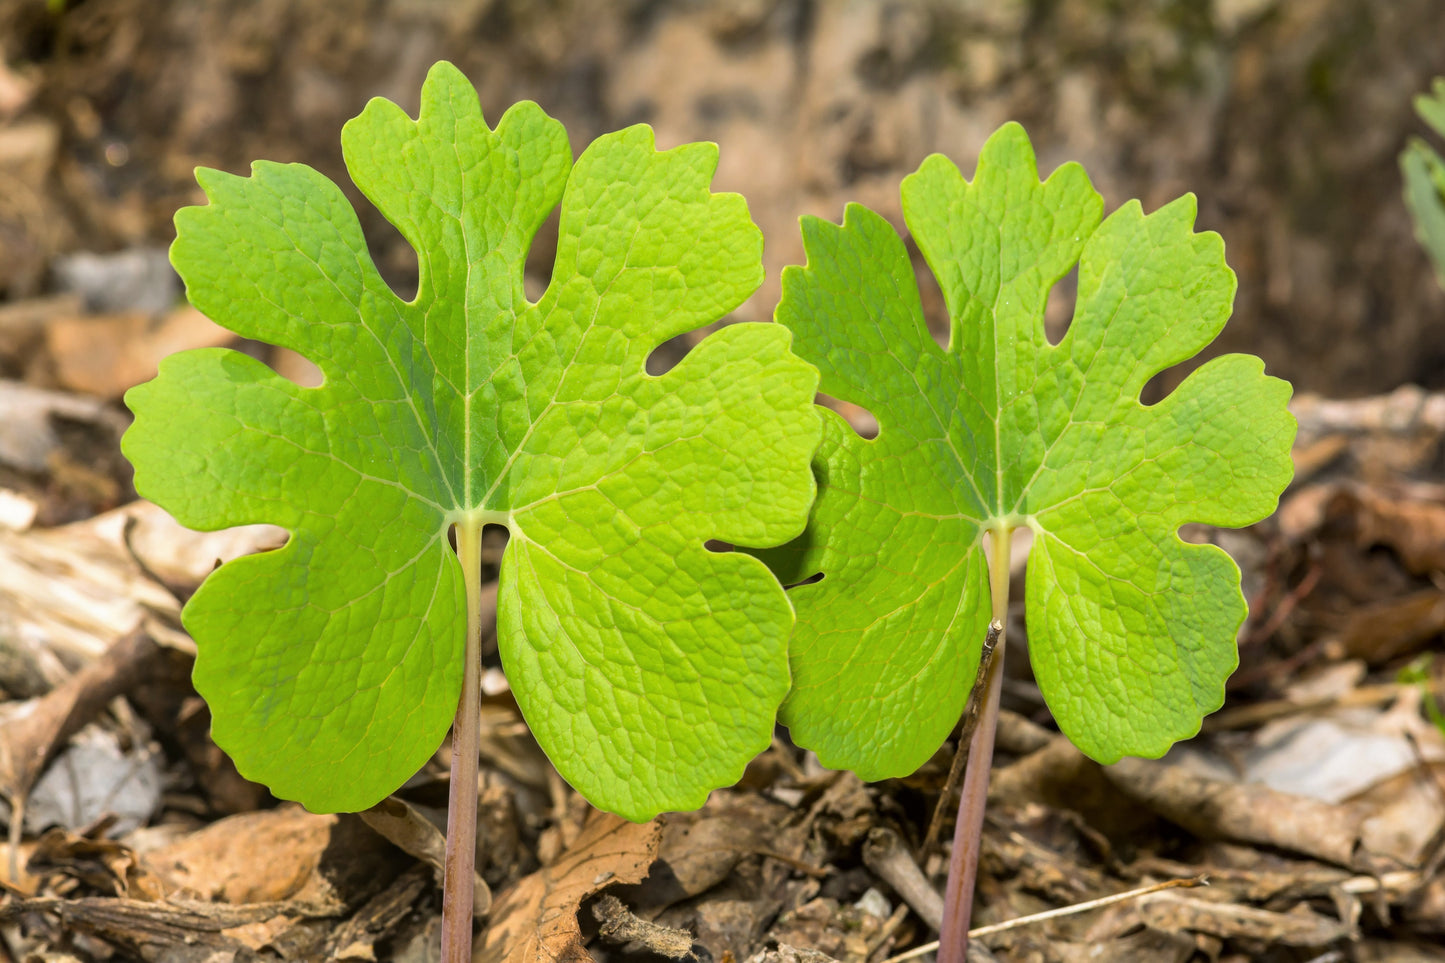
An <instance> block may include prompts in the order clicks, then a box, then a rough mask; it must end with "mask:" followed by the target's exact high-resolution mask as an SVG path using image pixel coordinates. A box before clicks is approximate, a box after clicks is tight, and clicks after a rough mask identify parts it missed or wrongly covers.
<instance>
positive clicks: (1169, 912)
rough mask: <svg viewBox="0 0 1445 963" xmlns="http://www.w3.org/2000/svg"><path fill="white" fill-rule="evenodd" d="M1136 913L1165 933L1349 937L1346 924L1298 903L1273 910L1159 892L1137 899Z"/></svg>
mask: <svg viewBox="0 0 1445 963" xmlns="http://www.w3.org/2000/svg"><path fill="white" fill-rule="evenodd" d="M1139 916H1140V918H1142V919H1143V920H1144V922H1145V923H1147V924H1148V925H1150V926H1152V927H1154V928H1155V929H1159V930H1164V931H1165V932H1169V933H1178V932H1181V931H1186V930H1187V931H1190V932H1194V933H1208V934H1209V935H1211V936H1217V937H1220V938H1221V939H1248V940H1259V941H1261V942H1263V943H1266V944H1269V945H1284V946H1326V945H1328V944H1330V943H1333V942H1335V941H1336V940H1345V939H1349V938H1350V937H1351V935H1352V934H1351V931H1350V927H1348V926H1346V925H1345V924H1344V923H1341V922H1340V921H1339V920H1332V919H1330V918H1329V917H1327V916H1321V915H1320V914H1318V913H1315V912H1313V911H1311V910H1308V909H1306V908H1304V907H1303V905H1301V906H1300V907H1297V908H1296V909H1295V910H1294V911H1291V912H1289V913H1274V912H1270V911H1269V910H1262V909H1256V908H1254V907H1253V906H1241V905H1239V904H1238V903H1216V902H1212V901H1210V900H1204V899H1199V898H1197V897H1193V896H1182V895H1180V894H1178V893H1160V894H1158V895H1157V896H1148V897H1145V898H1144V899H1142V900H1140V901H1139Z"/></svg>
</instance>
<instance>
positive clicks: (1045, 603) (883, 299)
mask: <svg viewBox="0 0 1445 963" xmlns="http://www.w3.org/2000/svg"><path fill="white" fill-rule="evenodd" d="M903 209H904V214H905V218H906V220H907V223H908V227H909V229H910V231H911V232H912V234H913V237H914V239H915V240H916V242H917V244H918V246H919V248H921V249H922V252H923V254H924V256H925V257H926V258H927V261H928V264H929V266H930V267H931V268H932V270H933V273H934V275H935V277H936V278H937V279H938V282H939V284H940V286H941V287H942V290H943V294H944V298H945V301H946V302H947V305H948V311H949V315H950V317H951V338H950V343H949V346H948V348H947V349H943V348H940V347H939V346H938V344H937V343H936V342H935V341H934V340H933V338H932V337H931V336H930V334H929V331H928V328H927V326H926V324H925V322H924V318H923V312H922V308H921V305H920V298H919V290H918V286H917V283H916V279H915V277H914V274H913V270H912V267H911V264H910V261H909V256H908V252H907V250H906V249H905V247H904V244H903V241H902V240H900V238H899V237H898V235H897V234H896V233H895V232H894V230H893V229H892V228H891V227H890V226H889V225H888V223H887V222H886V221H884V220H883V219H882V218H881V217H879V216H878V215H877V214H874V213H873V212H871V211H869V210H868V209H866V208H863V207H859V206H857V205H849V207H848V208H847V211H846V215H845V217H844V220H843V224H842V225H841V226H838V225H835V224H831V223H828V222H825V221H821V220H818V219H816V218H805V219H804V220H803V239H804V245H805V247H806V250H807V257H808V263H807V266H806V267H803V268H797V267H793V268H788V269H787V270H785V272H784V274H783V299H782V302H781V304H780V305H779V307H778V312H777V318H778V320H779V321H781V322H782V323H784V324H786V325H787V326H788V327H790V328H792V330H793V332H794V335H795V338H796V349H797V350H798V352H799V353H800V354H802V355H803V356H804V357H805V358H807V359H809V360H810V361H813V362H814V363H815V364H817V365H818V366H819V368H821V369H822V384H821V390H822V391H824V392H826V393H827V394H829V395H832V396H834V397H837V398H840V399H844V400H846V401H849V402H853V403H856V404H858V405H861V406H863V407H865V408H867V409H868V410H869V411H871V412H872V413H873V415H874V416H875V417H876V418H877V420H878V424H879V434H878V436H877V438H875V439H873V440H864V439H863V438H860V437H859V436H858V435H857V434H855V433H854V432H853V431H852V430H851V429H850V428H849V427H848V425H847V424H846V423H845V422H844V421H843V419H842V418H840V417H838V416H837V415H835V414H833V413H831V412H829V413H828V415H827V416H826V417H825V419H824V421H825V425H824V440H823V444H822V447H821V448H820V450H819V453H818V455H817V457H816V459H815V472H816V473H817V476H818V479H819V486H820V492H819V497H818V502H817V504H816V506H815V508H814V511H813V515H812V518H811V520H810V522H809V527H808V531H807V532H806V533H805V534H804V535H803V536H802V537H801V538H799V539H798V540H796V541H795V542H793V543H791V544H790V545H788V546H786V547H784V548H783V549H779V550H776V551H773V552H771V553H762V554H763V557H765V558H767V559H768V561H769V563H770V564H772V565H773V566H774V568H775V570H776V571H778V573H779V575H780V576H781V577H782V578H783V579H784V581H785V582H801V581H804V580H805V579H807V578H808V577H809V576H813V575H816V574H818V573H822V576H823V577H822V579H821V581H815V582H812V583H809V584H801V585H797V586H796V587H795V588H794V589H793V590H792V592H791V594H792V597H793V602H794V605H795V607H796V609H797V613H798V624H797V627H796V629H795V635H794V639H793V648H792V665H793V675H794V688H793V691H792V693H791V694H790V695H789V697H788V700H787V702H786V703H785V704H784V706H783V710H782V718H783V721H784V722H785V723H787V725H788V726H789V727H790V728H791V730H792V733H793V736H794V738H795V739H796V740H797V741H798V742H799V743H800V744H801V745H804V746H807V747H809V748H812V749H814V750H816V751H817V753H818V755H819V757H820V759H821V760H822V761H823V763H824V764H825V765H828V766H832V767H835V768H848V769H853V770H855V771H856V772H857V773H858V774H859V775H861V776H863V777H864V778H867V779H879V778H883V777H888V776H899V775H904V774H906V773H909V772H911V771H913V770H914V769H915V768H917V767H918V766H919V765H920V764H921V763H922V762H923V761H924V760H926V759H927V758H928V757H929V756H930V755H931V754H932V753H933V752H934V751H935V750H937V748H938V746H939V745H940V743H941V742H942V741H943V739H944V738H945V737H946V735H947V734H948V732H949V731H950V730H951V729H952V727H953V726H954V724H955V723H956V722H957V721H958V718H959V715H960V713H961V711H962V709H963V705H964V702H965V700H966V698H967V696H968V693H969V689H970V687H971V685H972V683H973V679H974V674H975V671H976V668H977V664H978V658H979V650H980V648H981V644H982V641H983V638H984V634H985V632H986V629H987V624H988V621H989V617H990V609H989V605H990V603H989V589H988V572H987V564H986V562H985V558H984V550H983V535H984V533H985V532H988V531H996V532H1003V531H1006V530H1008V529H1011V528H1017V527H1027V528H1029V529H1032V531H1033V548H1032V554H1031V557H1030V560H1029V568H1028V578H1027V585H1026V594H1027V613H1028V636H1029V653H1030V657H1031V659H1032V662H1033V667H1034V672H1035V674H1036V676H1037V678H1038V682H1039V686H1040V688H1041V689H1042V690H1043V695H1044V698H1045V699H1046V700H1047V701H1048V704H1049V707H1050V708H1051V709H1052V710H1053V712H1054V715H1055V717H1056V719H1057V720H1058V723H1059V725H1060V726H1061V727H1062V729H1063V731H1064V732H1065V733H1067V734H1068V735H1069V737H1070V738H1071V739H1072V740H1073V741H1074V742H1075V743H1076V744H1077V745H1078V746H1079V747H1080V748H1081V749H1083V750H1084V751H1085V752H1087V753H1088V754H1089V755H1091V756H1093V757H1094V758H1096V759H1099V760H1101V761H1112V760H1115V759H1118V758H1119V757H1120V756H1123V755H1126V754H1137V755H1158V754H1160V753H1162V752H1163V751H1164V750H1165V749H1166V748H1167V747H1168V746H1169V745H1170V744H1171V743H1172V742H1173V741H1175V740H1177V739H1180V738H1182V737H1185V736H1188V735H1190V734H1192V733H1194V732H1196V731H1197V730H1198V728H1199V725H1200V720H1201V719H1202V717H1203V716H1204V714H1206V713H1208V712H1210V711H1212V710H1214V709H1216V708H1218V707H1219V705H1220V704H1221V702H1222V701H1223V696H1224V688H1223V684H1224V680H1225V678H1226V677H1227V676H1228V675H1229V673H1230V672H1231V671H1232V670H1233V669H1234V667H1235V665H1236V663H1237V655H1236V647H1235V633H1236V631H1237V629H1238V627H1239V625H1240V623H1241V620H1242V619H1243V617H1244V614H1245V605H1244V599H1243V597H1242V596H1241V594H1240V589H1239V572H1238V569H1236V568H1235V566H1234V563H1233V562H1232V561H1231V560H1230V559H1229V557H1228V556H1227V555H1225V553H1224V552H1222V551H1220V550H1219V549H1218V548H1215V547H1212V546H1207V545H1190V544H1185V543H1184V542H1183V541H1181V540H1180V538H1179V537H1178V534H1177V532H1178V529H1179V527H1180V526H1181V525H1182V524H1184V523H1185V522H1191V521H1197V522H1208V523H1211V524H1216V525H1228V526H1238V525H1244V524H1247V523H1250V522H1253V521H1255V520H1258V519H1259V518H1261V517H1263V516H1265V515H1267V514H1268V513H1269V512H1270V511H1272V510H1273V507H1274V506H1275V504H1276V502H1277V500H1278V496H1279V493H1280V492H1281V490H1282V489H1283V488H1284V486H1285V484H1286V483H1287V481H1288V479H1289V477H1290V474H1291V467H1290V459H1289V450H1290V444H1291V441H1292V439H1293V437H1294V420H1293V418H1292V417H1291V416H1290V415H1289V413H1288V412H1287V410H1286V407H1285V405H1286V402H1287V400H1288V398H1289V394H1290V388H1289V385H1288V384H1286V383H1285V382H1283V381H1279V380H1277V379H1274V378H1268V377H1265V376H1264V375H1263V373H1262V369H1263V365H1262V363H1261V362H1260V361H1259V359H1257V358H1254V357H1249V356H1241V355H1231V356H1227V357H1222V358H1218V359H1215V360H1214V361H1211V362H1209V363H1208V364H1205V365H1204V366H1203V367H1201V368H1200V369H1199V370H1197V371H1195V372H1194V373H1193V374H1192V375H1191V376H1189V377H1188V378H1187V379H1186V380H1185V381H1184V383H1183V384H1182V385H1181V386H1180V387H1179V388H1178V389H1177V390H1176V391H1174V392H1173V393H1172V394H1171V395H1169V397H1168V398H1166V399H1165V400H1164V401H1163V402H1161V403H1159V404H1157V405H1154V406H1145V405H1142V404H1141V403H1140V401H1139V396H1140V391H1141V389H1142V388H1143V387H1144V385H1145V383H1146V382H1147V381H1148V380H1149V379H1150V377H1152V376H1153V375H1154V374H1156V373H1158V372H1159V371H1161V370H1163V369H1164V368H1166V367H1168V366H1170V365H1173V364H1176V363H1178V362H1180V361H1182V360H1184V359H1187V358H1190V357H1192V356H1193V355H1195V354H1196V353H1198V352H1199V350H1200V349H1201V348H1203V347H1204V346H1205V345H1207V344H1208V343H1209V342H1210V341H1211V340H1212V339H1213V338H1214V337H1215V335H1216V334H1217V333H1218V332H1219V330H1220V328H1221V327H1222V326H1223V325H1224V322H1225V320H1226V319H1227V318H1228V316H1229V311H1230V304H1231V301H1232V298H1233V294H1234V276H1233V274H1232V273H1231V272H1230V270H1229V268H1228V267H1226V266H1225V263H1224V249H1223V245H1222V243H1221V242H1220V239H1219V237H1218V236H1217V235H1215V234H1196V233H1194V231H1193V221H1194V213H1195V209H1194V199H1193V197H1191V196H1186V197H1183V198H1180V199H1179V200H1177V201H1175V202H1173V203H1172V204H1169V205H1167V206H1166V207H1164V208H1162V209H1160V210H1159V211H1156V212H1155V213H1153V214H1150V215H1147V216H1146V215H1145V214H1144V213H1143V212H1142V211H1141V209H1140V207H1139V205H1138V203H1136V202H1130V203H1129V204H1126V205H1125V206H1124V207H1123V208H1121V209H1120V210H1118V211H1116V212H1114V214H1112V215H1111V216H1110V217H1109V218H1107V219H1106V220H1104V221H1103V222H1102V223H1100V214H1101V210H1102V202H1101V200H1100V198H1099V195H1098V194H1097V193H1095V191H1094V190H1093V188H1092V186H1091V185H1090V183H1089V180H1088V178H1087V176H1086V175H1085V174H1084V171H1083V169H1082V168H1081V167H1079V166H1078V165H1075V164H1069V165H1066V166H1064V167H1062V168H1060V169H1059V170H1058V171H1057V172H1055V173H1054V174H1053V176H1051V177H1050V178H1049V179H1048V181H1047V182H1045V183H1042V184H1041V183H1039V178H1038V173H1037V169H1036V166H1035V161H1034V155H1033V151H1032V148H1031V147H1030V145H1029V142H1028V138H1027V137H1026V136H1025V134H1024V132H1023V129H1022V128H1020V127H1019V126H1017V125H1014V124H1010V125H1008V126H1005V127H1004V128H1002V129H1001V130H999V131H998V132H997V133H996V134H995V135H994V136H993V137H992V138H991V139H990V140H989V142H988V144H987V145H986V146H985V148H984V150H983V153H982V156H981V157H980V159H979V163H978V172H977V176H976V178H975V179H974V181H973V182H972V183H970V182H968V181H965V180H964V179H963V176H962V175H961V174H960V173H959V171H958V169H957V168H956V167H955V166H954V165H953V164H952V163H950V162H949V161H948V160H946V159H945V158H943V157H941V156H937V155H935V156H932V157H929V158H928V159H927V160H926V161H924V163H923V165H922V167H921V168H920V169H919V170H918V171H917V172H916V173H914V174H912V175H910V176H909V177H908V178H906V179H905V180H904V182H903ZM1076 263H1077V264H1078V266H1079V285H1078V302H1077V307H1076V310H1075V313H1074V318H1073V321H1072V324H1071V326H1070V327H1069V329H1068V332H1067V334H1066V335H1065V336H1064V338H1063V340H1062V341H1061V342H1060V343H1059V344H1057V345H1052V344H1050V343H1049V342H1048V340H1047V339H1046V337H1045V334H1044V323H1043V317H1044V307H1045V302H1046V300H1047V297H1048V294H1049V290H1050V288H1051V287H1052V285H1053V284H1054V283H1055V282H1056V281H1058V280H1059V279H1060V278H1062V277H1063V276H1064V275H1065V274H1066V273H1068V272H1069V271H1070V270H1071V269H1072V268H1073V267H1074V265H1075V264H1076Z"/></svg>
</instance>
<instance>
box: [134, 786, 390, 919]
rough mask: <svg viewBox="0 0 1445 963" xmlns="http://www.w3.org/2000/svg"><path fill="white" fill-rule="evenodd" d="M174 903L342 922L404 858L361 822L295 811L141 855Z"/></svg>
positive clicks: (264, 815) (230, 820)
mask: <svg viewBox="0 0 1445 963" xmlns="http://www.w3.org/2000/svg"><path fill="white" fill-rule="evenodd" d="M142 863H143V864H144V865H145V867H146V868H147V869H149V870H150V871H151V872H153V873H154V874H155V875H156V876H157V877H159V878H160V879H161V880H162V881H163V882H164V883H165V884H166V886H167V887H168V888H169V889H170V891H171V894H172V895H181V896H185V897H187V898H191V899H202V900H208V901H219V902H225V903H231V904H237V905H240V904H249V903H281V902H284V903H286V910H287V912H289V913H292V914H293V915H308V916H314V915H318V914H319V915H340V914H342V913H345V912H349V911H350V910H351V909H352V908H354V907H355V906H356V905H358V904H360V903H361V902H362V901H363V900H365V899H368V898H369V897H371V896H373V895H374V894H375V893H377V892H378V891H379V890H380V889H381V888H382V887H384V886H386V885H387V884H388V883H390V882H391V880H392V879H394V878H395V877H396V876H397V874H398V873H400V872H401V870H402V869H403V868H404V867H405V858H404V857H402V856H400V854H398V853H397V852H396V851H395V850H394V849H392V847H391V846H390V844H388V843H387V842H386V841H385V840H383V839H382V838H381V837H379V836H377V835H376V834H375V833H373V832H372V831H371V830H370V829H368V828H366V825H365V824H364V823H362V822H361V821H360V820H359V819H356V818H355V817H353V816H350V815H317V814H314V813H309V812H307V811H306V810H304V809H302V808H301V807H300V806H297V805H295V804H289V803H288V804H285V805H282V806H280V807H278V808H276V809H268V810H262V811H260V812H251V813H241V814H239V815H236V816H228V817H227V818H225V819H222V820H219V821H218V822H214V823H211V824H210V825H209V826H206V827H205V828H203V829H200V830H198V831H196V832H194V833H192V834H190V835H189V836H185V837H183V838H181V839H178V840H176V841H175V842H173V843H169V844H167V845H165V846H162V847H160V848H158V849H154V850H151V851H150V852H147V853H145V854H143V856H142Z"/></svg>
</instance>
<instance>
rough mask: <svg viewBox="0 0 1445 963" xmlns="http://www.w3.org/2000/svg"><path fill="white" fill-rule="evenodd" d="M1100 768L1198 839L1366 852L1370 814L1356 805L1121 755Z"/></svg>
mask: <svg viewBox="0 0 1445 963" xmlns="http://www.w3.org/2000/svg"><path fill="white" fill-rule="evenodd" d="M1104 774H1105V775H1106V776H1107V778H1108V779H1109V781H1110V782H1111V783H1113V784H1114V785H1115V786H1116V787H1117V788H1118V789H1119V790H1120V791H1122V792H1123V793H1124V794H1125V795H1127V796H1129V797H1131V798H1133V799H1135V800H1137V801H1138V802H1141V803H1143V804H1144V805H1145V806H1147V807H1149V808H1150V809H1152V810H1153V811H1154V812H1156V813H1158V814H1159V815H1161V816H1163V817H1164V818H1166V819H1168V820H1170V821H1171V822H1174V823H1177V824H1178V825H1180V826H1183V827H1184V828H1185V829H1187V830H1189V831H1190V832H1192V833H1194V834H1195V835H1197V836H1201V837H1203V838H1205V839H1232V840H1236V841H1239V842H1247V843H1256V844H1263V845H1266V846H1276V847H1278V848H1280V849H1284V850H1288V851H1290V852H1294V853H1303V854H1304V855H1306V856H1313V857H1315V858H1316V859H1321V860H1324V861H1325V862H1328V863H1334V864H1335V865H1337V866H1351V867H1354V866H1356V864H1357V863H1359V862H1360V860H1361V859H1363V858H1364V857H1365V855H1366V854H1363V853H1361V852H1359V851H1358V849H1359V842H1360V835H1361V832H1362V825H1363V823H1364V822H1365V820H1366V819H1368V818H1369V817H1370V815H1371V813H1370V812H1369V810H1368V809H1366V808H1364V807H1361V806H1355V805H1348V804H1340V805H1331V804H1329V803H1323V802H1320V801H1318V800H1315V799H1307V798H1305V797H1303V796H1294V795H1290V794H1288V793H1282V792H1277V791H1275V790H1273V789H1269V788H1268V787H1265V786H1260V785H1251V784H1242V783H1232V782H1225V781H1223V780H1218V779H1208V778H1205V777H1202V776H1196V775H1194V774H1192V773H1189V772H1185V771H1184V770H1183V769H1181V768H1180V767H1178V766H1174V765H1170V764H1168V763H1162V762H1152V761H1146V760H1143V759H1121V760H1120V761H1119V762H1116V763H1114V764H1113V765H1112V766H1105V767H1104ZM1357 868H1360V869H1369V868H1371V867H1368V866H1363V865H1361V866H1358V867H1357Z"/></svg>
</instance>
